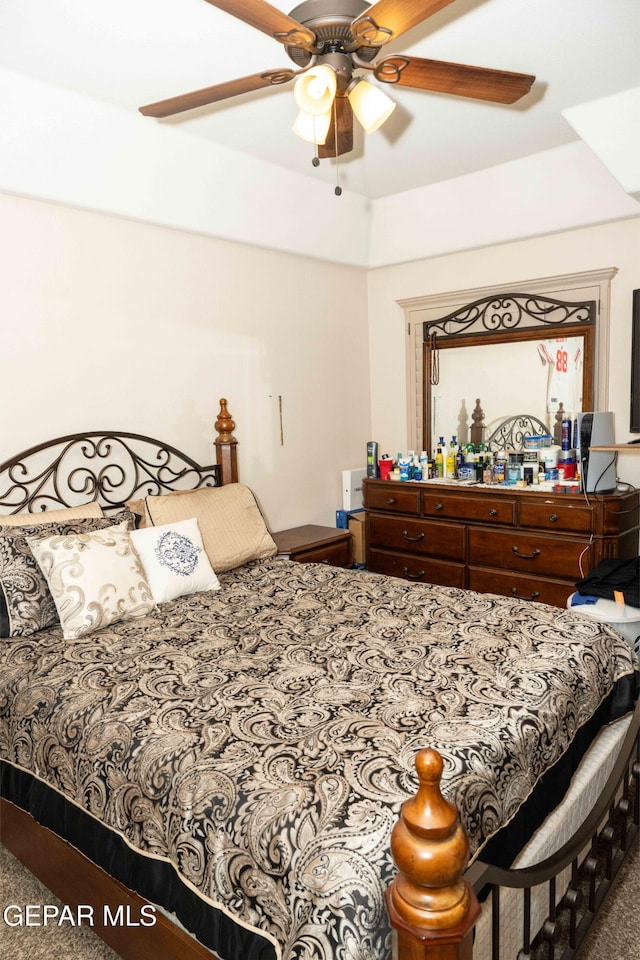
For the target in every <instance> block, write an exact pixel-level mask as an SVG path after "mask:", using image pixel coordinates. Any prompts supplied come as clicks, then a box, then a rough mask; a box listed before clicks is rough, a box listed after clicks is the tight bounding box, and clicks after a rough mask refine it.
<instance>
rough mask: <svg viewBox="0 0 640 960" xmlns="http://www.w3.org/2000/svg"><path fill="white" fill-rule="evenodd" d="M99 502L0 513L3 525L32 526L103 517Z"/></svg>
mask: <svg viewBox="0 0 640 960" xmlns="http://www.w3.org/2000/svg"><path fill="white" fill-rule="evenodd" d="M103 516H104V514H103V512H102V507H101V506H100V504H99V503H96V502H95V501H93V502H92V503H83V504H81V505H80V506H79V507H65V508H64V509H62V510H38V512H37V513H7V514H4V513H3V514H1V515H0V523H1V524H2V526H3V527H32V526H34V525H35V524H36V523H69V522H70V521H71V520H81V519H82V518H83V517H103Z"/></svg>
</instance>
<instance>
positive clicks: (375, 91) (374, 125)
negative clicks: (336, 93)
mask: <svg viewBox="0 0 640 960" xmlns="http://www.w3.org/2000/svg"><path fill="white" fill-rule="evenodd" d="M349 102H350V103H351V106H352V108H353V112H354V114H355V115H356V118H357V120H358V121H359V122H360V125H361V126H362V127H364V129H365V131H366V132H367V133H375V132H376V130H379V129H380V127H381V126H382V124H383V123H384V122H385V120H388V119H389V117H390V116H391V114H392V113H393V111H394V110H395V108H396V105H395V103H394V102H393V100H392V99H391V97H388V96H387V95H386V93H385V92H384V90H381V89H380V88H379V87H374V86H373V84H372V83H368V82H367V81H366V80H363V79H362V77H357V78H356V79H355V80H353V81H352V82H351V84H350V85H349Z"/></svg>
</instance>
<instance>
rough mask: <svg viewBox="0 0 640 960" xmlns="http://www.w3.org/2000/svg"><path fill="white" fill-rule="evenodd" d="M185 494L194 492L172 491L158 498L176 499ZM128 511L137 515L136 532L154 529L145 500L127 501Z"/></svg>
mask: <svg viewBox="0 0 640 960" xmlns="http://www.w3.org/2000/svg"><path fill="white" fill-rule="evenodd" d="M184 493H193V490H171V491H170V493H166V494H158V496H167V497H176V496H180V494H184ZM125 507H126V508H127V510H130V511H131V513H133V514H135V517H136V530H144V528H145V527H152V526H153V521H152V520H151V517H150V516H149V514H148V512H147V507H146V504H145V501H144V498H142V499H141V500H127V502H126V503H125Z"/></svg>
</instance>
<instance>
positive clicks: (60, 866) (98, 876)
mask: <svg viewBox="0 0 640 960" xmlns="http://www.w3.org/2000/svg"><path fill="white" fill-rule="evenodd" d="M215 429H216V432H217V436H216V439H215V440H214V446H215V450H216V463H215V464H214V465H211V466H208V467H201V466H199V465H198V464H197V463H195V461H193V460H192V459H190V458H189V457H186V456H185V455H184V454H182V453H180V452H179V451H178V450H176V449H175V448H173V447H169V446H167V445H166V444H162V443H160V442H158V441H154V440H151V439H150V438H148V437H142V436H140V435H137V434H129V433H127V434H122V433H114V432H109V431H107V432H92V433H87V434H83V435H73V436H68V437H62V438H60V439H58V440H56V441H53V442H52V443H46V444H42V445H40V446H38V447H33V448H32V449H31V450H29V451H27V452H26V453H24V454H21V455H20V456H19V457H17V458H14V459H12V460H10V461H6V462H5V463H4V464H2V465H0V510H2V512H4V513H19V512H24V511H30V512H37V511H39V510H46V509H49V510H50V509H56V508H59V507H64V506H71V505H74V504H77V503H78V502H79V500H78V497H79V496H81V497H82V502H86V501H87V500H97V501H98V502H100V503H101V505H102V506H103V507H104V508H105V509H107V510H114V509H116V508H121V507H122V505H123V504H124V503H125V502H126V501H129V500H131V499H134V498H136V497H143V496H146V495H147V494H156V493H158V492H163V491H166V490H169V489H176V488H184V489H194V488H197V487H200V486H205V485H219V484H225V483H233V482H236V481H237V479H238V469H237V441H236V439H235V437H234V435H233V431H234V429H235V424H234V421H233V419H232V418H231V416H230V414H229V412H228V409H227V401H226V400H221V401H220V413H219V415H218V418H217V420H216V422H215ZM72 451H73V465H72V466H71V467H70V468H69V469H67V466H66V465H67V464H68V463H70V462H71V460H72V458H71V453H72ZM79 460H80V465H78V461H79ZM114 460H115V463H114ZM32 464H35V467H34V466H32ZM639 731H640V702H639V704H638V705H637V706H636V710H635V713H634V715H633V718H632V720H631V724H630V726H629V730H628V733H627V735H626V739H625V741H624V744H623V747H622V750H621V752H620V756H619V758H618V760H617V762H616V764H615V767H614V769H613V771H612V773H611V776H610V777H609V780H608V781H607V784H606V787H605V789H604V790H603V792H602V795H601V796H600V797H599V799H598V801H597V803H596V805H595V807H594V809H593V811H592V813H591V814H590V815H589V817H588V818H587V820H586V821H585V823H584V824H583V825H582V827H581V828H580V829H579V830H578V831H577V833H576V834H575V835H574V836H573V837H572V838H571V839H570V840H569V841H568V842H567V843H566V844H565V845H564V846H563V847H562V849H561V850H559V851H558V852H557V853H556V854H555V855H554V856H553V857H550V858H548V859H547V860H545V861H544V862H543V863H540V864H537V865H536V866H534V867H530V868H526V869H520V870H504V869H499V868H496V867H493V866H491V865H489V864H485V863H483V862H481V861H479V860H476V861H475V862H474V863H473V864H472V865H471V866H470V867H467V863H468V853H469V845H468V841H467V837H466V835H465V832H464V830H463V828H462V826H461V824H460V821H459V819H458V814H457V811H456V809H455V807H454V806H453V805H452V804H451V803H449V802H448V801H447V800H446V799H445V798H444V797H443V795H442V793H441V792H440V778H441V775H442V769H443V762H442V758H441V757H440V755H439V754H438V753H437V752H436V751H435V750H430V749H427V750H422V751H421V752H420V753H419V754H418V756H417V758H416V770H417V774H418V778H419V782H420V786H419V789H418V791H417V793H416V795H415V797H413V798H411V799H410V800H407V801H406V802H405V804H404V805H403V808H402V814H401V817H400V819H399V821H398V822H397V824H396V826H395V827H394V830H393V833H392V836H391V852H392V854H393V857H394V860H395V862H396V865H397V867H398V873H397V875H396V877H395V879H394V880H393V882H392V884H391V886H390V887H389V889H388V890H387V893H386V898H387V907H388V912H389V917H390V920H391V925H392V928H393V958H394V960H472V958H473V956H474V955H473V930H474V925H475V923H476V921H477V919H478V916H479V914H480V909H481V908H480V906H479V902H478V897H479V895H480V894H485V893H486V892H487V890H490V891H491V893H492V908H491V910H492V929H493V938H492V939H493V943H492V956H491V960H499V958H500V909H499V905H500V890H501V889H503V888H505V887H515V888H519V889H521V890H522V891H523V893H522V897H523V899H522V924H523V927H522V929H523V932H522V946H521V950H520V952H519V953H518V958H519V960H526V958H529V957H531V958H533V957H545V958H548V960H555V957H559V958H562V960H570V958H573V957H576V956H577V955H578V953H579V950H580V947H581V945H582V944H583V942H584V939H585V936H586V933H587V931H588V929H589V927H590V926H591V923H592V922H593V920H594V919H595V917H596V915H597V913H598V911H599V909H600V907H601V905H602V903H603V902H604V899H605V898H606V895H607V893H608V892H609V890H610V888H611V885H612V883H613V880H614V878H615V876H616V873H617V872H618V870H619V868H620V866H621V864H622V863H623V861H624V859H625V857H626V856H627V854H628V853H629V850H630V849H631V847H632V844H633V842H634V840H635V839H636V837H637V834H638V832H639V829H640V785H639V780H640V737H639ZM0 826H1V834H0V840H1V842H2V843H3V844H4V846H5V847H6V848H7V849H8V850H9V851H10V852H11V853H13V854H14V856H16V857H17V859H18V860H20V861H21V862H22V863H23V864H24V865H25V866H26V867H27V869H29V870H30V871H31V872H32V873H33V874H34V875H35V876H36V877H38V879H40V880H41V881H42V882H43V883H44V884H45V885H46V886H47V887H48V888H49V889H50V890H51V891H52V892H53V893H54V894H55V895H56V896H58V897H59V898H60V899H61V900H62V902H63V903H65V904H68V905H70V906H72V907H77V905H78V904H88V905H91V906H93V907H94V916H95V917H96V925H95V926H94V928H93V929H94V932H95V933H96V934H97V935H98V936H99V937H100V938H101V939H102V940H104V941H105V942H106V943H107V944H108V945H109V946H111V947H112V948H113V949H114V950H115V951H116V953H118V954H119V955H120V956H121V957H122V958H123V960H156V958H161V960H211V957H212V954H211V952H210V951H209V950H207V949H206V948H205V947H203V946H201V945H200V944H199V943H198V941H196V940H195V939H194V938H193V937H191V936H190V935H189V934H187V933H185V932H184V931H183V930H182V929H181V928H180V927H178V926H177V925H176V924H174V923H173V922H171V921H170V920H169V919H167V918H166V917H164V915H163V914H161V913H158V914H157V922H156V924H155V926H152V927H151V926H149V927H136V926H127V927H125V926H108V927H104V926H101V925H100V924H99V922H98V918H99V917H101V916H102V907H103V905H105V904H106V905H109V906H110V907H111V908H112V910H114V911H115V909H116V908H117V907H118V906H119V905H121V904H122V905H124V906H125V909H126V908H129V911H130V914H131V916H132V917H136V916H139V914H140V910H141V908H142V907H143V906H144V904H145V901H144V900H143V899H142V898H141V897H139V896H138V895H137V894H136V893H134V892H133V891H131V890H128V889H127V888H126V887H124V886H123V885H122V884H121V883H119V882H118V881H116V880H114V879H113V878H112V877H110V876H109V875H108V874H107V873H105V872H104V871H103V870H101V869H100V868H99V867H96V866H95V865H94V864H92V863H91V862H90V861H89V860H88V859H87V858H86V857H85V856H84V855H83V854H81V853H80V852H79V851H78V850H76V849H75V848H74V847H73V846H71V845H70V844H69V843H67V842H66V841H64V840H62V839H60V837H58V836H57V835H56V834H54V833H52V832H51V831H49V830H48V829H46V828H45V827H42V826H41V825H40V824H38V823H36V821H35V820H34V819H33V818H32V817H31V816H30V815H29V814H27V813H26V812H24V811H23V810H21V809H19V808H18V807H16V806H15V805H13V804H12V803H9V802H8V801H6V800H1V801H0ZM566 867H569V868H570V870H571V882H570V885H569V888H568V890H567V892H566V893H565V894H564V896H563V897H562V900H561V901H560V904H559V906H556V900H557V897H556V878H557V877H558V875H559V874H560V873H561V871H562V870H563V869H565V868H566ZM542 883H544V884H546V885H547V886H548V894H549V911H548V916H547V919H546V921H545V922H544V924H543V926H542V928H541V930H540V931H538V932H536V931H532V930H531V909H530V908H531V889H532V887H534V886H537V885H538V884H542ZM536 950H538V952H535V951H536ZM540 950H541V951H542V952H539V951H540ZM285 960H286V958H285ZM476 960H489V958H488V957H477V958H476ZM513 960H516V958H515V957H514V958H513Z"/></svg>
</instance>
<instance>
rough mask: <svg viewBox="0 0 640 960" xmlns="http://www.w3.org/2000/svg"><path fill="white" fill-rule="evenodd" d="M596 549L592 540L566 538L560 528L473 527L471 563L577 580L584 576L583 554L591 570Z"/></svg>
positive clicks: (470, 534) (470, 538)
mask: <svg viewBox="0 0 640 960" xmlns="http://www.w3.org/2000/svg"><path fill="white" fill-rule="evenodd" d="M592 550H593V547H592V546H591V545H590V544H589V541H588V540H570V539H567V538H565V539H563V537H562V533H561V532H560V531H559V532H558V536H557V537H551V536H544V535H542V534H540V535H536V534H529V533H521V532H518V531H516V530H505V531H502V530H484V529H482V528H481V527H472V528H471V529H470V530H469V563H473V564H480V565H482V566H485V567H501V568H502V569H511V570H514V571H516V572H520V571H522V572H526V573H537V574H540V576H546V575H547V574H551V576H556V577H564V578H566V579H569V580H577V579H579V578H580V576H581V573H580V558H581V557H582V569H583V570H585V571H586V570H588V569H589V568H590V566H591V562H590V561H591V552H592Z"/></svg>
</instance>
